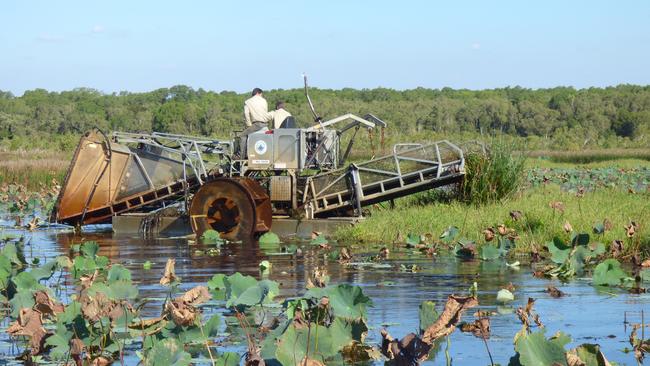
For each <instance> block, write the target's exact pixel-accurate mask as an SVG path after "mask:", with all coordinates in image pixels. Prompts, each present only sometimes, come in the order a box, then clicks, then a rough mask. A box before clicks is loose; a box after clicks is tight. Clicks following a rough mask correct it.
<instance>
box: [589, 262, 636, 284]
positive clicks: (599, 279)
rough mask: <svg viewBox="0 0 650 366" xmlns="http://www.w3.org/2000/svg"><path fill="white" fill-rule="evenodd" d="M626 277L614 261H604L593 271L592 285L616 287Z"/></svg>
mask: <svg viewBox="0 0 650 366" xmlns="http://www.w3.org/2000/svg"><path fill="white" fill-rule="evenodd" d="M627 277H628V275H627V273H625V271H624V270H623V269H622V268H621V263H619V261H617V260H616V259H606V260H604V261H603V262H601V263H600V264H598V265H597V266H596V269H594V277H593V281H594V285H599V286H618V285H620V284H622V282H623V280H624V279H625V278H627Z"/></svg>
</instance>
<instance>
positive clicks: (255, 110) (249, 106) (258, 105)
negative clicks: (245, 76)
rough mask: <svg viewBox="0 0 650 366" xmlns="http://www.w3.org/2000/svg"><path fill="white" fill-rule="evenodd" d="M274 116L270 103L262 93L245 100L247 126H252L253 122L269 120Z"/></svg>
mask: <svg viewBox="0 0 650 366" xmlns="http://www.w3.org/2000/svg"><path fill="white" fill-rule="evenodd" d="M272 118H273V117H272V116H271V114H270V113H269V105H268V104H267V103H266V99H264V97H262V96H261V95H259V94H257V95H254V96H252V97H250V98H248V99H246V101H245V102H244V119H245V121H246V126H252V125H253V122H269V121H270V120H271V119H272Z"/></svg>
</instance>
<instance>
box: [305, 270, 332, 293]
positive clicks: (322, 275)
mask: <svg viewBox="0 0 650 366" xmlns="http://www.w3.org/2000/svg"><path fill="white" fill-rule="evenodd" d="M328 280H329V279H328V276H327V270H326V269H325V268H319V267H316V268H315V269H314V271H313V272H312V273H311V276H309V277H308V278H307V285H306V287H307V288H314V287H325V286H327V282H328Z"/></svg>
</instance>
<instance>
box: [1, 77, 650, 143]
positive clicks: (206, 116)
mask: <svg viewBox="0 0 650 366" xmlns="http://www.w3.org/2000/svg"><path fill="white" fill-rule="evenodd" d="M311 94H312V99H313V100H314V102H315V104H316V107H317V109H318V112H319V113H320V114H321V115H322V116H324V117H325V118H328V117H329V118H331V117H335V116H337V115H340V114H343V113H346V112H351V113H356V114H361V115H363V114H365V113H368V112H372V113H374V114H375V115H377V116H379V117H381V118H382V119H384V120H385V121H387V122H388V123H389V130H388V134H389V135H390V137H391V138H395V139H399V138H401V137H404V138H406V137H408V138H411V139H414V138H415V139H419V138H429V137H431V136H432V135H436V134H438V135H455V136H456V135H461V134H462V135H470V136H477V135H494V134H506V135H512V136H523V137H526V138H528V140H529V142H533V143H534V142H539V141H552V143H545V144H541V145H540V144H539V143H538V144H533V145H536V146H543V147H549V146H553V147H561V148H563V149H567V148H573V149H579V148H582V147H584V146H608V147H614V146H619V145H621V144H625V145H634V146H645V145H647V141H648V137H647V135H648V132H649V131H650V86H634V85H621V86H617V87H608V88H589V89H580V90H576V89H574V88H569V87H557V88H553V89H537V90H531V89H524V88H520V87H514V88H503V89H492V90H483V91H472V90H453V89H449V88H444V89H441V90H439V89H435V90H433V89H424V88H418V89H413V90H405V91H396V90H392V89H384V88H377V89H364V90H354V89H347V88H346V89H342V90H324V89H320V90H319V89H314V90H313V91H312V93H311ZM265 96H266V98H267V100H268V101H269V106H272V105H273V104H274V102H276V101H278V100H284V101H285V102H286V106H287V109H288V110H289V111H291V112H292V113H293V114H294V115H295V116H296V117H297V120H298V122H299V124H301V125H307V124H309V123H310V121H311V120H312V117H311V115H310V113H309V110H308V108H307V103H306V100H305V97H304V95H303V91H302V90H301V89H292V90H272V91H269V92H268V93H265ZM246 97H247V95H246V94H237V93H235V92H229V91H223V92H220V93H216V92H211V91H205V90H203V89H199V90H194V89H192V88H190V87H187V86H182V85H181V86H174V87H171V88H163V89H158V90H154V91H151V92H146V93H130V92H120V93H113V94H102V93H101V92H99V91H96V90H93V89H87V88H80V89H75V90H72V91H65V92H60V93H58V92H48V91H46V90H43V89H36V90H30V91H27V92H25V93H24V95H22V96H20V97H16V96H14V95H12V94H11V93H10V92H2V91H0V141H2V144H3V145H5V146H6V147H10V148H16V147H24V146H33V145H34V144H37V143H39V141H44V142H46V143H45V144H43V145H47V143H51V142H52V140H51V139H49V137H50V136H52V135H57V139H58V140H57V141H60V144H62V146H59V147H63V148H70V149H71V148H72V147H73V146H74V145H75V144H76V141H77V136H78V134H79V133H80V132H83V131H85V130H87V129H89V128H92V127H99V128H101V129H103V130H124V131H151V130H156V131H162V132H173V133H184V134H197V135H211V136H220V137H227V136H229V135H230V133H231V132H232V131H233V130H236V129H240V128H241V126H242V125H243V122H242V119H243V118H242V117H243V116H242V105H243V102H244V100H245V99H246ZM61 136H70V137H68V140H69V141H68V140H65V138H62V137H61ZM72 136H74V138H73V137H72ZM35 137H38V138H35Z"/></svg>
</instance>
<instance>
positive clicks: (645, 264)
mask: <svg viewBox="0 0 650 366" xmlns="http://www.w3.org/2000/svg"><path fill="white" fill-rule="evenodd" d="M641 267H643V268H649V267H650V258H648V259H646V260H644V261H643V262H641Z"/></svg>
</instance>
